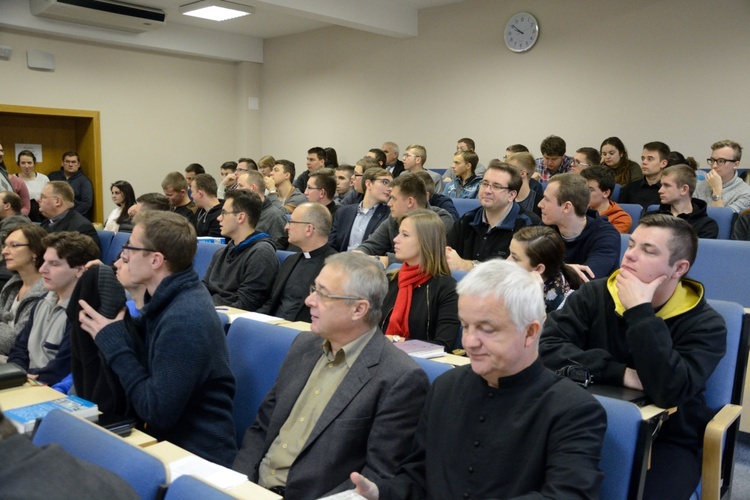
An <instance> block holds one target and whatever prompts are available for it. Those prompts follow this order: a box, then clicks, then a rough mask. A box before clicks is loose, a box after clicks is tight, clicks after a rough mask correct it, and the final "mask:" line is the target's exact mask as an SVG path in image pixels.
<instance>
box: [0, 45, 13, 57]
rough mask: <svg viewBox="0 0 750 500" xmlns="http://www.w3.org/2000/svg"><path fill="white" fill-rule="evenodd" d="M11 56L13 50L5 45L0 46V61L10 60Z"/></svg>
mask: <svg viewBox="0 0 750 500" xmlns="http://www.w3.org/2000/svg"><path fill="white" fill-rule="evenodd" d="M12 55H13V49H12V48H10V47H8V46H7V45H0V59H10V56H12Z"/></svg>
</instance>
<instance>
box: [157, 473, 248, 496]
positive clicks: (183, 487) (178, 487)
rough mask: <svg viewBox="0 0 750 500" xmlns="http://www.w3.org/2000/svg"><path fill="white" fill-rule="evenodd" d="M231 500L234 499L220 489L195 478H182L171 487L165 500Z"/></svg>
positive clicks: (176, 480)
mask: <svg viewBox="0 0 750 500" xmlns="http://www.w3.org/2000/svg"><path fill="white" fill-rule="evenodd" d="M195 498H200V499H201V500H231V499H233V498H234V497H233V496H232V495H229V494H227V493H224V492H223V491H222V490H220V489H219V488H217V487H215V486H212V485H210V484H208V483H206V482H204V481H202V480H200V479H198V478H196V477H193V476H180V477H178V478H177V479H175V480H174V482H172V484H170V485H169V488H167V494H166V495H165V496H164V500H193V499H195Z"/></svg>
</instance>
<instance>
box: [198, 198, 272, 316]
mask: <svg viewBox="0 0 750 500" xmlns="http://www.w3.org/2000/svg"><path fill="white" fill-rule="evenodd" d="M226 196H227V197H226V199H225V200H224V208H223V209H222V211H221V215H219V223H220V224H221V235H222V236H223V237H225V238H226V239H227V244H226V246H225V247H224V248H222V249H220V250H219V251H217V252H216V253H215V254H214V256H213V257H212V258H211V263H210V264H209V265H208V269H207V270H206V275H205V276H204V277H203V284H204V285H206V288H207V289H208V292H209V293H210V294H211V299H212V301H213V303H214V305H215V306H230V307H236V308H238V309H244V310H245V311H255V310H256V309H258V308H259V307H260V306H262V305H263V304H265V302H266V301H267V300H268V297H269V296H270V294H271V287H272V286H273V280H274V277H275V276H276V274H277V273H278V270H279V259H278V258H277V257H276V248H275V247H274V246H273V243H272V242H271V237H270V236H269V235H268V234H267V233H262V232H260V231H258V230H257V229H256V226H257V225H258V219H259V218H260V211H261V206H262V202H261V201H260V198H259V197H258V195H257V194H255V193H251V192H249V191H244V190H242V189H234V190H232V191H227V195H226Z"/></svg>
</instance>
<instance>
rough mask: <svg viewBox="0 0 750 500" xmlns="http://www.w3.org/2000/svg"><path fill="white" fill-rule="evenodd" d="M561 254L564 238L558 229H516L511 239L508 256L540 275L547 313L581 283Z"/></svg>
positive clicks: (561, 302) (543, 227)
mask: <svg viewBox="0 0 750 500" xmlns="http://www.w3.org/2000/svg"><path fill="white" fill-rule="evenodd" d="M564 257H565V242H564V241H563V239H562V237H561V236H560V234H559V233H558V232H557V231H555V230H554V229H552V228H550V227H547V226H529V227H524V228H522V229H519V230H518V231H516V233H515V234H514V235H513V239H512V240H511V242H510V255H509V256H508V260H512V261H514V262H516V263H517V264H518V265H519V266H521V267H523V268H524V269H526V270H527V271H536V272H538V273H539V275H540V276H541V277H542V280H543V281H544V305H545V307H546V308H547V312H548V313H549V312H550V311H554V310H555V309H559V308H560V307H562V305H563V303H565V298H566V297H567V296H568V295H570V294H571V293H573V291H574V290H578V288H579V287H580V286H581V284H582V282H581V278H580V277H579V276H578V273H576V271H575V270H574V269H573V268H571V267H570V266H568V265H567V264H565V263H564V262H563V258H564Z"/></svg>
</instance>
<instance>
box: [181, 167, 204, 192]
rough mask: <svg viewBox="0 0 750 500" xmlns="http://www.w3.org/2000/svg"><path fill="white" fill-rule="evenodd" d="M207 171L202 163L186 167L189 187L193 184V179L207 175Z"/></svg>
mask: <svg viewBox="0 0 750 500" xmlns="http://www.w3.org/2000/svg"><path fill="white" fill-rule="evenodd" d="M205 173H206V169H205V168H203V165H201V164H200V163H191V164H190V165H188V166H187V167H185V180H186V181H187V183H188V187H189V186H190V184H191V183H192V182H193V179H195V176H196V175H200V174H205Z"/></svg>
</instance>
